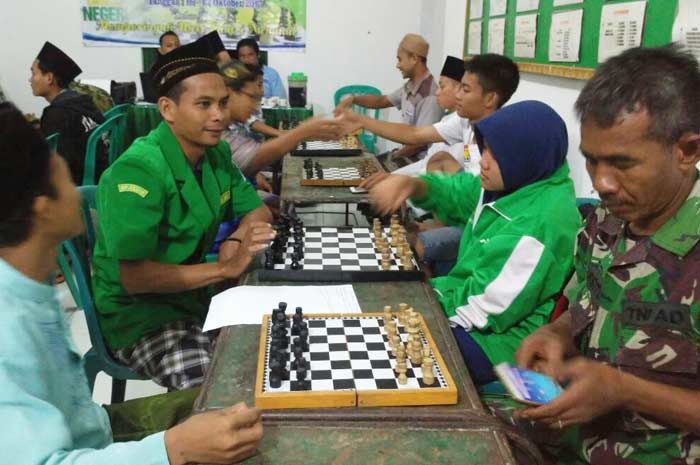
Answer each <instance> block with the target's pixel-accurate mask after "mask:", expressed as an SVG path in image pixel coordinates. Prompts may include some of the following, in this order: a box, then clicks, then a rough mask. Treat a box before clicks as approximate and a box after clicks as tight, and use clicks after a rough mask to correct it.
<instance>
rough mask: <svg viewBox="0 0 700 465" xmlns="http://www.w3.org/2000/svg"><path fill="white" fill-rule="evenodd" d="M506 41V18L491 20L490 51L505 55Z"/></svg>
mask: <svg viewBox="0 0 700 465" xmlns="http://www.w3.org/2000/svg"><path fill="white" fill-rule="evenodd" d="M505 42H506V18H495V19H491V20H489V53H497V54H499V55H503V47H504V46H505Z"/></svg>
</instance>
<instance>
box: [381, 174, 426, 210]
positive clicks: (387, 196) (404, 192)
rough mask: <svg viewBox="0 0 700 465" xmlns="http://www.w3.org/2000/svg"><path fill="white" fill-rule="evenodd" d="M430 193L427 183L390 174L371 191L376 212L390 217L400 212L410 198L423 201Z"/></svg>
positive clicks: (409, 177)
mask: <svg viewBox="0 0 700 465" xmlns="http://www.w3.org/2000/svg"><path fill="white" fill-rule="evenodd" d="M427 191H428V186H427V185H426V184H425V181H423V180H421V179H419V178H413V177H411V176H404V175H400V174H390V175H389V176H387V177H386V179H384V180H382V181H381V182H379V183H378V184H377V185H375V186H374V187H373V188H372V189H370V191H369V199H370V201H371V202H372V203H373V204H374V209H375V211H376V212H377V213H378V214H380V215H388V214H389V213H393V212H395V211H396V210H398V209H399V208H400V207H401V205H402V204H403V203H404V202H405V201H406V200H407V199H409V198H415V199H422V198H423V197H425V195H426V194H427Z"/></svg>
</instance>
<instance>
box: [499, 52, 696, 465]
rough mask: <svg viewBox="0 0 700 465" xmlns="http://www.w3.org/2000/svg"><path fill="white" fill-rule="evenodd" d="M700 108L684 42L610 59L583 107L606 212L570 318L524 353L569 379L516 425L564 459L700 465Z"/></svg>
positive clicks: (583, 259) (596, 464)
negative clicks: (698, 167) (547, 400)
mask: <svg viewBox="0 0 700 465" xmlns="http://www.w3.org/2000/svg"><path fill="white" fill-rule="evenodd" d="M698 101H700V65H699V64H698V61H697V60H696V59H695V57H694V56H693V55H692V54H691V53H690V52H688V51H684V50H682V49H681V48H680V47H678V46H667V47H661V48H633V49H630V50H627V51H625V52H623V53H621V54H620V55H617V56H615V57H613V58H610V59H608V60H607V61H606V62H605V63H603V64H601V65H600V66H599V67H598V68H597V69H596V72H595V74H594V75H593V77H592V78H591V79H590V80H589V81H588V82H587V83H586V85H585V86H584V88H583V90H582V91H581V94H580V95H579V97H578V99H577V101H576V105H575V108H576V112H577V114H578V117H579V119H580V121H581V152H582V153H583V155H584V157H585V158H586V168H587V170H588V174H589V176H590V178H591V181H592V183H593V187H594V188H595V189H596V191H597V192H598V194H599V195H600V199H601V201H602V202H601V205H600V206H599V207H598V208H597V210H596V211H594V212H592V213H591V214H590V215H589V216H588V217H587V218H586V221H585V226H584V228H583V229H582V230H581V232H580V234H579V235H578V240H577V247H576V257H575V260H574V262H575V269H576V272H575V274H574V278H573V279H572V284H571V288H570V291H569V292H568V293H567V295H568V298H569V308H568V311H566V312H565V313H564V314H563V315H562V316H561V317H560V318H558V319H557V320H556V321H554V322H553V323H551V324H549V325H547V326H544V327H542V328H540V329H539V330H538V331H536V332H535V333H533V334H532V335H531V336H529V337H527V338H526V339H525V340H524V341H523V342H522V344H521V346H520V348H519V349H518V352H517V354H516V360H517V361H518V363H519V364H520V365H521V366H523V367H527V368H530V369H536V370H538V371H541V372H543V373H546V374H547V375H549V376H552V377H553V378H555V379H557V380H559V381H560V382H563V383H566V384H565V389H564V391H563V393H562V394H561V395H559V397H557V398H556V399H554V400H553V401H551V402H550V403H548V404H547V405H544V406H541V407H537V408H527V409H525V410H522V411H521V412H520V415H519V419H518V422H517V425H518V426H522V427H526V428H527V430H528V431H529V432H531V433H533V438H534V439H535V440H536V441H538V442H540V443H541V444H542V445H545V446H546V447H545V448H544V449H546V451H548V452H550V453H552V454H554V456H555V457H557V459H558V460H559V461H560V463H571V464H574V463H575V464H584V463H586V464H593V465H608V464H629V465H642V464H643V465H651V464H659V465H661V464H664V465H665V464H689V463H700V372H699V371H698V353H700V352H699V350H700V328H699V327H698V322H699V321H700V295H699V294H698V292H697V288H698V284H697V283H698V276H699V275H700V246H699V245H698V241H699V240H700V236H698V230H700V216H698V205H699V204H700V180H699V178H698V169H697V164H698V162H700V109H699V107H698V105H697V102H698ZM522 407H523V406H522V405H521V406H519V407H518V409H519V410H520V409H522ZM501 412H502V413H504V412H503V410H501ZM533 420H534V421H535V423H531V421H533ZM511 424H512V423H511ZM553 430H554V431H553ZM558 430H562V431H558Z"/></svg>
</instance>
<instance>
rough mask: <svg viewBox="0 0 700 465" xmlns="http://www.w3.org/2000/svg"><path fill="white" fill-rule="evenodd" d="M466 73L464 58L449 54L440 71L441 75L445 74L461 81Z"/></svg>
mask: <svg viewBox="0 0 700 465" xmlns="http://www.w3.org/2000/svg"><path fill="white" fill-rule="evenodd" d="M463 75H464V60H460V59H459V58H457V57H453V56H451V55H447V58H445V64H444V65H442V71H440V76H445V77H448V78H450V79H454V80H455V81H461V80H462V76H463Z"/></svg>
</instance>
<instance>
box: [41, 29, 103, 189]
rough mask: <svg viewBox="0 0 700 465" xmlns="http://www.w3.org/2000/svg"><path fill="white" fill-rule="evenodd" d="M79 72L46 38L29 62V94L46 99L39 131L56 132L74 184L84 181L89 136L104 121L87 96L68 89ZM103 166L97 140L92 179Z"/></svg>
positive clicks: (60, 150) (71, 61) (60, 149)
mask: <svg viewBox="0 0 700 465" xmlns="http://www.w3.org/2000/svg"><path fill="white" fill-rule="evenodd" d="M81 72H82V70H81V69H80V67H79V66H78V65H77V63H75V61H73V60H72V59H71V58H70V57H69V56H68V55H66V54H65V53H64V52H63V50H61V49H59V48H58V47H56V46H55V45H53V44H52V43H51V42H46V43H44V46H43V47H42V48H41V50H40V51H39V54H38V55H37V57H36V59H35V60H34V62H33V63H32V67H31V73H32V74H31V78H30V79H29V84H30V86H31V88H32V94H34V95H35V96H37V97H43V98H44V99H46V101H47V102H49V106H48V107H46V108H44V111H43V112H42V114H41V123H40V124H41V132H42V133H43V134H44V137H48V136H50V135H52V134H55V133H58V134H59V137H58V147H57V151H58V153H59V155H61V156H62V157H63V158H65V159H66V161H67V162H68V166H69V167H70V172H71V174H72V175H73V182H75V183H76V184H81V183H82V182H83V174H84V170H85V153H86V148H87V141H88V138H89V137H90V134H91V133H92V130H93V129H95V128H96V127H97V126H98V125H99V124H101V123H104V121H105V118H104V116H103V115H102V112H101V111H100V110H98V109H97V107H96V106H95V104H94V103H93V101H92V99H91V98H90V97H89V96H87V95H82V94H79V93H77V92H75V91H74V90H70V89H68V86H69V85H70V83H71V82H72V81H73V80H74V79H75V78H76V77H77V76H78V75H79V74H80V73H81ZM106 167H107V153H106V151H104V150H102V149H101V146H100V144H98V150H97V156H96V158H95V179H98V178H99V175H100V174H101V173H102V171H103V170H104V169H105V168H106Z"/></svg>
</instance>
